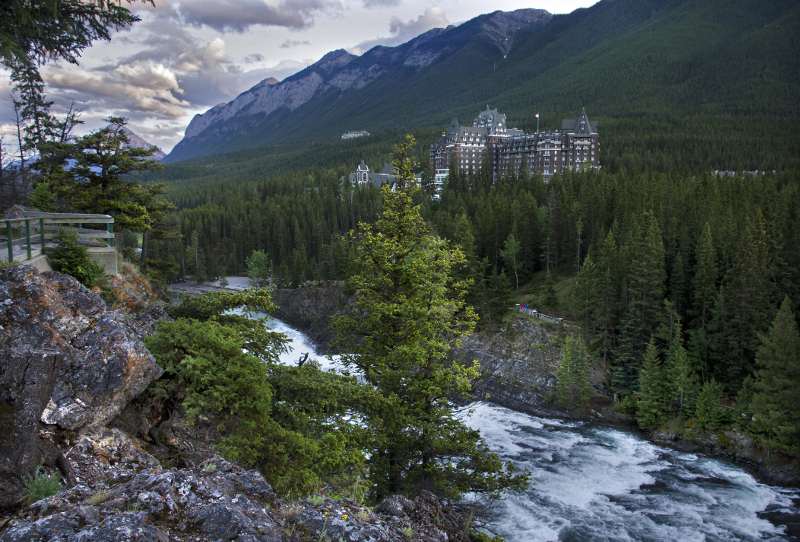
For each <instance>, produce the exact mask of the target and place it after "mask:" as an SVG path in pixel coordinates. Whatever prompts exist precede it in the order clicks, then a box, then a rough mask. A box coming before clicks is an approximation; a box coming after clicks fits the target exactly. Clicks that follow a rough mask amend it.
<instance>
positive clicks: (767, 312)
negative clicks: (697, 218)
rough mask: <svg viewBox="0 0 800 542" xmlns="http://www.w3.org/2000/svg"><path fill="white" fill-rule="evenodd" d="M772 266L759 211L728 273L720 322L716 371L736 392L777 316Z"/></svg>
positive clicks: (749, 370) (750, 371) (719, 317)
mask: <svg viewBox="0 0 800 542" xmlns="http://www.w3.org/2000/svg"><path fill="white" fill-rule="evenodd" d="M768 269H769V255H768V252H767V244H766V231H765V225H764V221H763V219H762V217H761V213H760V212H759V213H758V214H757V215H756V217H755V219H754V220H753V223H752V224H751V225H750V227H749V228H748V230H747V232H746V233H745V235H744V237H743V238H742V241H741V243H740V244H739V251H738V252H737V254H736V258H735V259H734V261H733V266H732V267H731V268H730V269H729V270H728V272H727V273H726V274H725V280H724V282H723V287H722V294H723V296H722V306H721V308H720V313H719V315H718V321H717V322H716V326H717V329H718V332H717V337H716V340H717V357H718V359H719V362H720V363H719V365H718V366H717V367H716V371H714V372H715V374H716V375H717V377H718V378H719V380H720V381H722V382H725V384H726V386H727V387H729V388H730V389H731V390H734V391H736V390H738V389H739V387H740V386H741V383H742V380H744V378H745V377H746V376H748V375H749V374H751V373H752V372H753V369H754V363H755V354H756V350H757V349H758V346H759V338H758V337H759V335H758V334H759V333H762V332H765V331H766V330H767V329H768V328H769V324H770V321H771V320H772V318H773V315H774V313H773V309H772V305H771V303H770V296H771V293H772V285H771V284H770V281H769V275H768Z"/></svg>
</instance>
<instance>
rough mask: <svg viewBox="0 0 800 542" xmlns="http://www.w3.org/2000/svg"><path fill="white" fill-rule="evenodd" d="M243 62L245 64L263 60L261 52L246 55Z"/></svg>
mask: <svg viewBox="0 0 800 542" xmlns="http://www.w3.org/2000/svg"><path fill="white" fill-rule="evenodd" d="M243 62H244V63H245V64H252V63H254V62H264V55H262V54H261V53H250V54H249V55H247V56H246V57H244V60H243Z"/></svg>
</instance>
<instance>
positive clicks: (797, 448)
mask: <svg viewBox="0 0 800 542" xmlns="http://www.w3.org/2000/svg"><path fill="white" fill-rule="evenodd" d="M762 341H763V344H762V345H761V346H760V347H759V349H758V353H757V355H756V364H757V367H758V370H757V371H756V375H757V379H756V381H755V394H754V395H753V402H752V411H753V417H754V418H755V420H754V421H753V423H752V425H751V431H752V432H753V433H754V434H756V435H757V436H758V437H759V438H760V440H761V442H762V443H763V444H764V446H766V447H767V448H769V449H770V450H774V451H780V452H784V453H787V454H790V455H793V456H795V457H798V456H800V332H798V330H797V323H796V321H795V318H794V314H792V307H791V303H790V301H789V297H788V296H787V297H786V298H784V300H783V303H782V304H781V308H780V310H779V311H778V315H777V316H776V317H775V320H774V321H773V322H772V327H771V328H770V330H769V333H768V334H767V335H766V336H763V337H762Z"/></svg>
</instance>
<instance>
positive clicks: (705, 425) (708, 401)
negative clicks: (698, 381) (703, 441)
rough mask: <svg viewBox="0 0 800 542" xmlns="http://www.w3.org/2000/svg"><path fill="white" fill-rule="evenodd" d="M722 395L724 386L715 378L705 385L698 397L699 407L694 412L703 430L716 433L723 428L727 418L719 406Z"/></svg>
mask: <svg viewBox="0 0 800 542" xmlns="http://www.w3.org/2000/svg"><path fill="white" fill-rule="evenodd" d="M722 394H723V390H722V385H721V384H720V383H718V382H717V381H716V380H714V379H713V378H712V379H711V380H709V381H708V382H706V383H705V384H703V387H702V388H701V389H700V393H699V394H698V396H697V407H696V408H695V412H694V415H695V419H696V420H697V425H698V426H699V427H700V428H701V429H705V430H706V431H716V430H717V429H719V428H720V427H722V423H723V421H724V418H725V417H724V414H723V412H722V408H720V406H719V402H720V399H722Z"/></svg>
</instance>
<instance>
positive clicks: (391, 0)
mask: <svg viewBox="0 0 800 542" xmlns="http://www.w3.org/2000/svg"><path fill="white" fill-rule="evenodd" d="M397 5H400V0H364V7H365V8H382V7H390V6H397Z"/></svg>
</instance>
